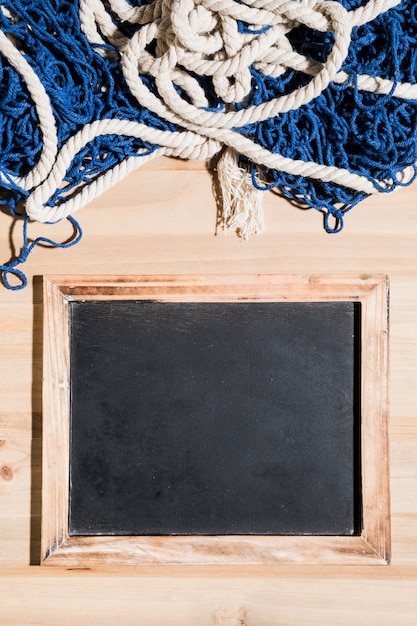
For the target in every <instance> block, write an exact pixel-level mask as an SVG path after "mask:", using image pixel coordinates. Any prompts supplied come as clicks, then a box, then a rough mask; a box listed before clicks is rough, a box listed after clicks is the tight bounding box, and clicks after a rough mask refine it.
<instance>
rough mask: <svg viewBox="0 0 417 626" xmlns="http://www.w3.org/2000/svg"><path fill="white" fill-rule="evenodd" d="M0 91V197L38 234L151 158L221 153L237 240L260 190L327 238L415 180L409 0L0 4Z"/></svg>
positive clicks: (259, 212)
mask: <svg viewBox="0 0 417 626" xmlns="http://www.w3.org/2000/svg"><path fill="white" fill-rule="evenodd" d="M0 78H1V85H2V87H1V90H0V138H1V144H0V145H1V146H2V148H1V153H0V191H1V192H2V200H0V202H1V203H2V204H7V206H8V207H9V210H10V212H11V213H12V214H17V208H16V207H18V206H21V205H22V204H23V206H24V211H25V217H26V218H29V219H30V220H36V221H39V222H43V223H50V222H54V221H57V220H60V219H63V218H66V217H69V216H71V215H73V214H74V213H75V212H76V211H78V210H79V209H80V208H81V207H83V206H85V205H86V204H88V203H89V202H90V201H91V200H92V199H94V198H96V197H97V196H98V195H100V194H101V193H103V192H104V191H105V190H106V189H108V188H109V187H110V186H112V185H114V184H115V183H117V182H118V181H120V180H122V179H123V178H124V177H125V176H126V175H127V174H128V173H129V172H131V171H132V170H134V169H136V168H138V167H140V166H141V165H143V164H144V163H146V162H147V161H149V160H150V159H153V158H156V157H159V156H162V155H165V156H174V157H180V158H184V159H210V158H212V157H214V156H216V155H219V154H221V157H220V159H219V162H218V178H219V182H220V184H221V187H222V197H223V201H224V209H223V223H224V225H225V227H226V228H232V229H233V230H235V231H236V232H237V233H238V234H239V235H240V236H241V237H242V238H244V239H246V238H248V237H249V236H250V235H252V234H254V233H258V232H261V230H262V226H263V209H262V204H261V198H262V191H261V189H262V188H263V186H264V188H271V187H275V186H277V187H279V188H280V189H281V190H282V192H283V193H284V195H286V196H288V197H290V198H291V199H292V200H296V201H300V202H303V203H304V204H307V205H308V206H311V207H313V208H315V209H318V210H320V211H324V212H325V214H326V217H325V228H326V229H327V230H328V231H329V232H338V231H340V230H341V228H342V226H343V219H344V217H345V214H346V213H347V212H348V211H349V210H350V209H351V208H352V207H353V206H355V205H356V204H357V203H358V202H360V201H361V200H363V199H364V198H366V197H367V196H369V195H372V194H383V193H387V192H391V191H393V190H395V189H396V188H397V187H400V186H404V185H406V184H411V183H412V182H413V181H414V179H415V177H416V173H417V170H416V159H417V133H416V128H417V9H416V5H415V3H414V0H402V1H401V0H78V1H75V2H68V0H43V1H42V2H40V1H39V0H24V1H23V0H0ZM254 172H256V173H254ZM260 181H262V182H260ZM331 223H336V227H333V228H332V227H331V226H330V224H331ZM26 224H27V222H26V221H24V227H23V229H24V231H25V228H26V227H27V226H26ZM24 238H25V232H24ZM24 249H25V250H26V248H25V246H24ZM30 249H32V248H30ZM26 258H27V254H23V255H20V259H21V260H20V261H19V263H22V262H23V261H24V260H26ZM13 263H15V262H13ZM0 271H3V282H4V283H5V284H6V286H9V283H8V279H7V274H8V273H10V272H12V273H14V274H15V275H16V276H19V274H18V273H17V270H16V264H15V265H13V266H12V265H11V264H6V265H3V266H0ZM19 271H20V270H19ZM19 277H20V276H19ZM20 278H21V277H20ZM22 282H24V281H22Z"/></svg>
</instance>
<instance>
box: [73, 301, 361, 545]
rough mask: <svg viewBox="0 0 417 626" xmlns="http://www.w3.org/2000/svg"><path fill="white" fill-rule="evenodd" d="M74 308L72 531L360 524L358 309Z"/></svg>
mask: <svg viewBox="0 0 417 626" xmlns="http://www.w3.org/2000/svg"><path fill="white" fill-rule="evenodd" d="M70 306H71V448H70V479H71V487H70V513H69V527H70V534H71V535H103V534H104V535H155V534H156V535H170V534H182V535H193V534H197V535H201V534H202V535H216V534H221V535H222V534H273V535H274V534H278V535H279V534H321V535H351V534H355V533H357V532H359V531H360V523H361V519H360V515H361V512H360V468H359V456H360V450H359V427H360V415H359V391H358V390H359V385H360V360H359V350H360V340H359V328H360V309H359V305H356V304H354V303H351V302H325V303H281V302H279V303H245V302H234V303H162V302H150V301H122V302H110V301H87V302H73V303H71V304H70Z"/></svg>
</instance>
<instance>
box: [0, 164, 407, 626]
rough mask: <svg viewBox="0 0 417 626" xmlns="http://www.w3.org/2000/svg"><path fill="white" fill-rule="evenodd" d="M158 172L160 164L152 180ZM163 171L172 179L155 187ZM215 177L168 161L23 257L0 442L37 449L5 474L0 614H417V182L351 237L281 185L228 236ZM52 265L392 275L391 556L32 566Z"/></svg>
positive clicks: (266, 617) (5, 250)
mask: <svg viewBox="0 0 417 626" xmlns="http://www.w3.org/2000/svg"><path fill="white" fill-rule="evenodd" d="M153 172H158V178H156V179H155V178H153V179H151V178H150V177H151V174H152V173H153ZM152 175H153V174H152ZM178 177H179V180H180V181H181V185H182V187H179V186H178V182H177V178H178ZM152 180H153V181H154V180H157V182H158V185H157V186H153V189H152V193H149V191H150V189H151V185H150V183H149V181H151V182H152ZM211 186H212V183H211V178H210V176H209V174H208V173H207V171H206V169H205V166H204V164H201V163H191V162H187V163H185V162H181V161H179V160H174V159H169V160H168V159H161V160H158V161H152V162H151V163H149V164H148V165H147V166H145V167H144V168H143V169H142V170H138V171H137V172H135V173H134V174H132V175H130V176H129V177H128V178H127V179H126V180H125V181H124V182H123V183H122V184H120V185H117V186H116V187H115V188H113V189H112V190H110V191H108V192H107V193H106V194H105V195H104V196H102V197H101V198H99V199H97V200H95V201H94V202H93V203H92V204H91V205H90V206H88V207H85V208H84V209H83V210H82V211H80V213H79V214H78V215H77V217H78V219H79V220H80V223H81V226H82V227H83V230H84V238H83V240H82V242H81V243H80V244H79V245H78V246H77V247H76V248H72V249H70V250H52V249H48V248H40V247H38V248H36V249H35V250H34V252H33V253H32V255H31V256H30V258H29V260H28V261H27V263H26V264H25V265H24V266H23V267H22V269H24V270H25V271H26V272H27V274H28V278H29V286H28V287H27V289H25V290H23V291H19V292H8V291H6V290H5V289H3V288H0V440H5V441H6V445H7V448H4V447H1V448H0V464H3V462H6V460H5V456H4V455H5V450H6V449H8V450H9V451H10V450H13V449H14V448H16V451H17V452H18V453H19V454H20V452H19V451H24V458H23V459H22V460H21V461H20V462H21V463H22V465H21V466H20V467H21V469H20V475H19V478H18V479H16V478H14V479H13V480H11V481H9V482H6V481H3V479H1V480H0V485H1V487H0V597H1V611H0V624H16V625H18V626H27V625H36V626H42V625H45V626H46V625H52V624H53V625H55V624H68V625H71V626H77V625H84V624H86V625H87V624H88V626H90V625H91V624H96V623H100V624H104V625H106V624H114V623H123V624H126V625H129V624H138V623H140V624H141V626H142V625H144V626H154V625H155V626H162V625H163V624H170V626H171V625H175V624H178V625H181V626H184V625H187V626H188V624H190V625H192V626H205V625H207V624H209V625H210V626H211V625H212V624H216V620H217V622H218V621H219V615H220V616H221V617H222V619H223V621H225V620H226V617H227V612H229V613H231V615H229V617H228V619H229V621H231V622H232V623H233V621H232V620H233V619H234V620H235V622H237V623H239V621H238V620H239V619H240V620H242V619H243V618H242V617H241V615H242V613H240V614H239V611H241V610H242V609H245V610H246V618H245V619H246V626H248V625H249V626H281V625H283V626H292V625H297V626H300V625H303V626H305V625H309V626H310V625H312V626H316V625H317V626H327V625H328V626H347V625H349V626H357V625H358V624H360V625H361V626H374V625H375V624H378V625H382V626H385V625H389V626H392V624H395V625H396V626H408V625H410V626H411V625H413V626H414V624H415V622H416V619H415V616H416V615H417V438H416V423H417V393H416V384H415V381H416V380H417V323H416V311H417V220H416V218H415V216H416V204H417V189H416V186H415V185H414V186H412V187H409V188H406V189H403V190H401V191H398V192H396V193H395V194H388V195H387V196H385V197H383V198H380V197H378V198H370V199H368V200H366V201H365V202H363V203H362V204H361V205H359V206H357V207H356V208H355V209H354V210H352V211H351V212H350V213H349V215H348V216H347V218H346V224H345V229H344V230H343V231H342V232H341V233H340V234H338V235H326V234H325V233H324V232H323V230H322V216H321V215H320V213H318V212H316V211H312V210H311V211H301V210H299V209H297V208H295V207H293V206H291V205H290V204H289V203H288V202H286V201H284V200H282V199H280V198H278V197H277V196H276V195H274V194H265V213H266V227H265V230H264V232H263V233H262V234H261V235H259V236H256V237H253V238H252V239H251V240H249V241H248V242H241V241H239V240H238V239H237V238H236V237H235V236H234V234H233V233H227V234H226V235H225V234H223V233H222V232H219V233H218V234H217V236H216V235H214V233H215V223H216V219H215V215H216V206H215V203H214V200H213V196H212V191H211ZM160 187H161V188H163V189H161V190H160ZM142 198H143V199H142ZM70 232H71V229H70V227H69V225H68V224H67V223H65V222H62V223H59V224H55V225H50V226H41V225H38V224H30V227H29V235H30V236H31V237H34V236H38V235H41V234H42V235H46V236H49V237H51V238H56V239H57V240H61V241H62V240H64V239H65V238H66V237H68V235H69V234H70ZM9 234H10V236H11V238H12V240H13V242H14V245H15V248H16V249H17V250H18V249H19V248H20V245H21V230H20V226H19V224H17V225H15V226H14V222H13V219H12V218H10V217H9V216H7V215H6V214H4V213H1V212H0V252H1V261H2V262H3V261H5V260H6V259H7V258H8V257H9V256H10V247H9ZM52 273H54V274H60V275H65V274H68V275H69V274H92V275H97V274H122V275H123V274H156V273H158V274H163V273H165V274H184V273H191V274H195V273H197V274H204V273H212V274H225V275H235V274H253V273H260V274H267V273H269V274H271V273H272V274H274V273H279V274H285V273H289V274H301V275H303V274H304V275H310V274H329V273H331V274H333V275H341V274H346V273H350V274H354V273H356V274H362V273H363V274H384V275H388V276H389V278H390V292H391V298H390V300H391V305H390V424H389V432H390V452H389V456H390V467H391V480H390V485H391V512H392V515H391V521H392V529H391V530H392V544H391V545H392V556H391V564H390V565H389V566H388V567H382V568H379V567H372V568H370V567H362V566H330V567H329V566H327V567H325V566H306V565H302V566H283V565H280V566H271V565H268V566H259V567H258V566H247V567H235V566H224V567H223V568H221V567H219V566H209V567H207V566H187V567H185V568H184V566H181V567H180V566H175V565H170V566H143V567H136V566H132V567H124V566H120V567H113V568H111V569H109V568H96V569H90V570H77V571H68V570H67V569H66V568H60V567H57V568H39V567H36V566H29V562H30V561H32V562H33V563H36V562H39V557H40V549H39V537H40V525H39V515H40V490H39V486H38V485H39V483H38V484H37V483H36V480H37V479H36V477H39V476H40V467H41V459H40V445H39V441H40V440H39V437H40V429H41V421H40V411H41V400H42V393H41V382H42V381H41V378H42V367H41V365H42V330H41V328H42V315H41V311H42V307H43V303H42V298H43V296H42V285H41V279H40V278H39V277H40V276H42V275H44V274H52ZM32 441H34V443H35V444H36V443H37V444H38V445H32ZM7 454H9V452H7ZM9 458H10V457H7V462H8V459H9ZM34 479H35V480H34ZM32 482H34V485H33V487H34V490H33V491H32V487H31V483H32ZM32 513H33V514H32ZM220 611H223V613H219V612H220ZM233 611H235V613H233ZM232 616H233V617H232ZM226 623H227V622H226Z"/></svg>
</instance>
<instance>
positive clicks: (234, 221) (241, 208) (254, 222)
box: [217, 148, 264, 239]
mask: <svg viewBox="0 0 417 626" xmlns="http://www.w3.org/2000/svg"><path fill="white" fill-rule="evenodd" d="M217 179H218V181H219V185H220V192H221V197H222V209H223V215H222V221H223V224H224V226H225V227H226V228H228V229H231V230H234V231H236V233H237V235H238V236H239V237H241V238H242V239H248V237H250V236H251V235H256V234H257V233H260V232H262V230H263V225H264V210H263V205H262V195H263V192H262V191H259V190H258V189H256V188H255V187H254V186H253V184H252V175H251V173H250V172H249V171H248V170H247V169H245V168H244V167H243V166H242V165H240V164H239V155H238V154H237V152H236V151H235V150H233V148H226V150H224V152H223V153H222V155H221V157H220V159H219V162H218V164H217Z"/></svg>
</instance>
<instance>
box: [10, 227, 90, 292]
mask: <svg viewBox="0 0 417 626" xmlns="http://www.w3.org/2000/svg"><path fill="white" fill-rule="evenodd" d="M67 220H68V221H69V222H70V224H72V226H73V228H74V233H75V234H74V235H73V237H71V239H70V240H69V241H65V242H63V243H60V242H58V241H54V240H53V239H50V238H49V237H36V239H34V240H33V241H30V240H29V238H28V222H29V219H28V218H27V217H24V218H23V228H22V232H23V244H22V248H21V251H20V254H19V256H18V257H16V258H15V259H13V260H12V261H9V263H5V264H4V265H1V264H0V273H1V277H2V282H3V285H4V286H5V287H7V289H10V290H12V291H19V290H20V289H24V288H25V287H26V286H27V284H28V280H27V277H26V274H25V273H24V272H23V271H22V270H21V269H20V268H19V267H18V266H19V265H22V263H25V261H27V258H28V256H29V255H30V253H31V252H32V251H33V249H34V248H35V247H36V246H39V245H46V246H50V247H52V248H71V247H72V246H75V245H76V244H77V243H78V242H79V241H81V238H82V236H83V233H82V230H81V226H80V225H79V223H78V222H77V220H76V219H74V217H72V216H71V215H69V216H68V217H67ZM9 276H13V277H14V278H17V279H18V280H19V281H20V282H19V283H18V284H17V285H15V284H12V283H10V281H9Z"/></svg>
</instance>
